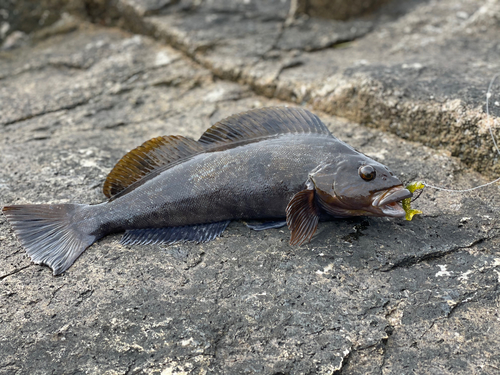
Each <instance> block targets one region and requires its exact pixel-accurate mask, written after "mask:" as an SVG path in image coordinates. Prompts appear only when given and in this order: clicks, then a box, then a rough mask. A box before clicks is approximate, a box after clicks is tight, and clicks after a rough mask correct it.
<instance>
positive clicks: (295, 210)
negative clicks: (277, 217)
mask: <svg viewBox="0 0 500 375" xmlns="http://www.w3.org/2000/svg"><path fill="white" fill-rule="evenodd" d="M318 221H319V210H318V207H317V205H316V198H315V191H314V190H312V189H311V190H309V189H306V190H302V191H300V192H298V193H297V194H295V195H294V196H293V198H292V199H291V200H290V203H288V206H287V207H286V222H287V224H288V228H289V229H290V232H291V238H290V245H302V244H303V243H305V242H308V241H310V240H311V238H312V236H313V235H314V233H315V232H316V228H317V227H318Z"/></svg>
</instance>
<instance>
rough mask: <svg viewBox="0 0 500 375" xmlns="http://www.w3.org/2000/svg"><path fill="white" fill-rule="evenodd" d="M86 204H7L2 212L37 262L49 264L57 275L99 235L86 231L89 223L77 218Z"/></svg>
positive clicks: (33, 259)
mask: <svg viewBox="0 0 500 375" xmlns="http://www.w3.org/2000/svg"><path fill="white" fill-rule="evenodd" d="M85 207H89V206H86V205H80V204H54V205H45V204H36V205H32V204H29V205H18V206H6V207H4V208H3V210H2V211H3V213H4V215H5V216H6V217H7V220H8V221H9V223H10V225H11V226H12V228H13V229H14V232H15V233H16V235H17V238H18V239H19V242H21V244H22V245H23V247H24V248H25V249H26V252H27V253H28V255H29V256H30V257H31V260H32V261H33V262H34V263H36V264H46V265H47V266H49V267H50V268H52V271H53V272H54V275H59V274H61V273H63V272H64V271H66V270H67V269H68V268H69V267H70V266H71V265H72V264H73V263H74V261H75V260H76V259H77V258H78V257H79V256H80V254H81V253H83V252H84V251H85V249H86V248H87V247H89V246H90V245H92V243H94V242H95V241H96V239H97V238H96V236H94V235H91V234H88V233H85V230H86V229H87V228H88V225H81V224H82V223H80V222H78V220H76V221H75V219H74V218H75V213H77V212H79V211H80V210H82V209H83V208H85Z"/></svg>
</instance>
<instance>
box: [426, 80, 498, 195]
mask: <svg viewBox="0 0 500 375" xmlns="http://www.w3.org/2000/svg"><path fill="white" fill-rule="evenodd" d="M498 76H499V74H496V75H495V76H493V78H492V79H491V81H490V84H489V86H488V92H487V93H486V122H487V124H488V130H489V131H490V135H491V139H492V140H493V144H494V146H495V149H496V150H497V153H498V155H500V149H499V148H498V144H497V140H496V138H495V135H494V134H493V129H492V127H491V123H492V121H491V118H490V107H489V104H490V98H491V88H492V87H493V83H494V82H495V80H496V79H497V77H498ZM499 181H500V177H499V178H497V179H496V180H493V181H490V182H487V183H486V184H483V185H479V186H475V187H473V188H470V189H448V188H444V187H440V186H434V185H431V184H428V183H427V182H422V184H423V185H424V186H425V187H426V188H427V187H428V188H432V189H436V190H441V191H446V192H449V193H467V192H470V191H473V190H477V189H481V188H483V187H486V186H488V185H492V184H494V183H496V182H499ZM417 198H418V197H417Z"/></svg>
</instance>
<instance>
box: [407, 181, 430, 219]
mask: <svg viewBox="0 0 500 375" xmlns="http://www.w3.org/2000/svg"><path fill="white" fill-rule="evenodd" d="M424 187H425V185H424V183H423V182H421V181H415V182H412V183H411V184H408V185H406V188H407V189H408V190H409V191H410V192H411V193H413V192H414V191H415V190H420V189H423V188H424ZM401 203H402V204H403V209H404V210H405V212H406V216H405V219H406V220H408V221H411V220H412V219H413V216H414V215H418V214H421V213H422V211H420V210H414V209H413V208H411V198H406V199H403V201H402V202H401Z"/></svg>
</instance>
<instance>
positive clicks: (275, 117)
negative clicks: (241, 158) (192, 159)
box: [198, 107, 331, 144]
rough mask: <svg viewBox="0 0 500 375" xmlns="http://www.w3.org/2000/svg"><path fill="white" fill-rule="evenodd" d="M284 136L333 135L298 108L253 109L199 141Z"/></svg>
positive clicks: (230, 120)
mask: <svg viewBox="0 0 500 375" xmlns="http://www.w3.org/2000/svg"><path fill="white" fill-rule="evenodd" d="M285 133H315V134H325V135H331V133H330V131H329V130H328V128H327V127H326V126H325V124H323V123H322V122H321V120H320V119H319V118H318V116H316V115H314V114H312V113H311V112H309V111H307V110H305V109H303V108H298V107H269V108H261V109H253V110H250V111H247V112H243V113H239V114H236V115H233V116H230V117H228V118H226V119H224V120H221V121H219V122H218V123H216V124H214V125H213V126H212V127H211V128H209V129H208V130H207V131H206V132H205V133H204V134H203V135H202V136H201V138H200V140H199V141H198V142H200V143H204V144H207V143H230V142H239V141H245V140H252V139H256V138H263V137H266V136H272V135H277V134H285Z"/></svg>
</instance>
